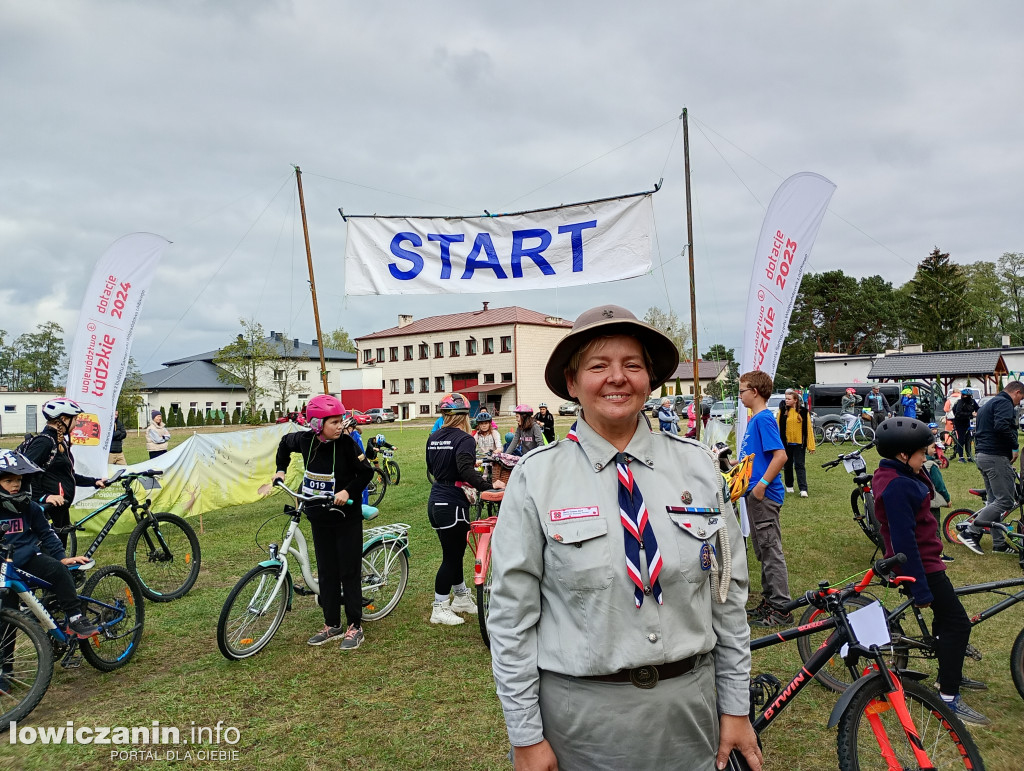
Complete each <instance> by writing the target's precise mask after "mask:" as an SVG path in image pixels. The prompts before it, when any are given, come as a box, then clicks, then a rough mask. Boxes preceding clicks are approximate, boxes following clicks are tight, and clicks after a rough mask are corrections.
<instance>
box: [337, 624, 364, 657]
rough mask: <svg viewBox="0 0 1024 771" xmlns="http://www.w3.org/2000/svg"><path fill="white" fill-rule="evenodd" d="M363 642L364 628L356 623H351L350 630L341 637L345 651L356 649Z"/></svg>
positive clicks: (342, 647)
mask: <svg viewBox="0 0 1024 771" xmlns="http://www.w3.org/2000/svg"><path fill="white" fill-rule="evenodd" d="M362 644H363V630H362V629H360V628H359V627H358V626H356V625H355V624H349V627H348V631H347V632H345V636H344V637H343V638H341V649H342V650H343V651H354V650H355V649H356V648H358V647H359V646H360V645H362Z"/></svg>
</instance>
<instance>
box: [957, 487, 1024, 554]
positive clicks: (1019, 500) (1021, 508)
mask: <svg viewBox="0 0 1024 771" xmlns="http://www.w3.org/2000/svg"><path fill="white" fill-rule="evenodd" d="M1012 471H1013V490H1014V495H1013V497H1014V501H1013V506H1012V507H1011V508H1009V509H1007V510H1006V511H1004V512H1003V514H1002V516H1001V517H1000V518H999V519H1000V521H1003V520H1005V519H1006V517H1007V516H1009V514H1010V512H1011V511H1013V510H1014V509H1017V511H1018V512H1019V513H1020V516H1021V517H1022V518H1024V480H1022V479H1021V476H1020V474H1019V473H1018V472H1017V470H1016V469H1012ZM967 492H969V493H970V494H971V495H977V496H978V497H979V498H981V502H982V505H983V506H984V504H985V503H986V502H987V501H988V491H986V490H982V489H977V488H973V487H972V488H971V489H970V490H968V491H967ZM978 511H981V509H978ZM977 515H978V512H977V511H971V509H953V510H952V511H951V512H949V514H947V515H946V516H945V517H944V518H943V519H942V537H943V538H945V539H946V540H947V541H949V542H950V543H955V544H959V543H960V541H959V540H958V539H957V536H958V535H959V534H960V533H962V532H964V530H966V529H967V526H968V525H973V524H974V519H975V517H976V516H977ZM978 527H979V528H981V530H982V531H983V532H984V533H988V532H990V528H989V525H988V524H983V525H978Z"/></svg>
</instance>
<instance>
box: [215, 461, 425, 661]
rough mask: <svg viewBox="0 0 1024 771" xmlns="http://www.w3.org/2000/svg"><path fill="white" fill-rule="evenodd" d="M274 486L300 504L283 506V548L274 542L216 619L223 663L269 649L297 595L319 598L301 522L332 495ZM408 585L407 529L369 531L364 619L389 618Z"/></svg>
mask: <svg viewBox="0 0 1024 771" xmlns="http://www.w3.org/2000/svg"><path fill="white" fill-rule="evenodd" d="M274 486H275V487H280V488H281V489H283V490H284V491H285V492H287V493H288V494H289V495H291V496H292V498H294V499H295V501H296V505H291V506H286V507H285V510H284V513H283V516H287V517H288V519H289V522H288V525H287V526H286V527H285V530H284V535H283V537H282V539H281V544H280V546H278V544H276V543H271V544H270V545H269V547H268V558H267V559H265V560H264V561H262V562H260V563H259V564H258V565H256V567H254V568H253V569H252V570H250V571H249V572H248V573H246V574H245V575H244V576H242V578H241V579H240V580H239V581H238V583H236V584H235V586H234V588H232V590H231V592H230V593H229V594H228V597H227V599H226V600H225V601H224V607H223V608H222V609H221V612H220V618H219V619H218V620H217V647H219V648H220V652H221V653H222V654H223V655H224V657H225V658H227V659H231V660H233V661H239V660H241V659H245V658H248V657H250V656H255V655H256V654H257V653H259V652H260V651H261V650H263V648H265V647H266V646H267V644H268V643H269V642H270V641H271V640H272V639H273V637H274V635H275V634H276V633H277V630H278V628H279V627H280V626H281V622H282V621H283V620H284V614H285V613H286V612H287V611H289V610H291V607H292V599H293V595H294V594H316V595H318V596H319V593H320V586H319V584H318V582H317V579H316V578H314V577H313V572H312V569H311V567H310V563H309V549H308V547H307V545H306V539H305V536H303V534H302V531H301V530H300V529H299V522H300V521H301V520H302V512H303V511H305V508H306V504H307V503H318V502H319V503H323V502H332V501H333V500H334V498H333V496H332V495H330V494H329V493H328V494H321V495H305V494H303V493H301V492H296V491H295V490H292V489H291V488H289V487H288V486H287V485H286V484H285V483H284V482H283V481H282V480H280V479H276V480H274ZM277 516H282V515H277ZM268 521H269V520H268ZM257 535H258V534H257ZM289 556H291V557H292V558H294V559H295V560H296V562H297V563H298V565H299V570H300V572H301V574H302V578H303V580H304V581H305V582H306V588H305V589H304V590H300V588H299V587H295V586H293V584H292V577H291V573H289V572H288V558H289ZM408 582H409V525H406V524H403V523H396V524H393V525H382V526H380V527H373V528H370V529H369V530H366V531H365V532H364V533H363V564H362V581H361V583H362V594H363V607H364V612H363V619H365V620H366V621H376V620H378V619H381V618H384V617H385V616H386V615H388V614H389V613H390V612H391V611H392V610H394V609H395V606H396V605H398V602H399V600H401V599H402V595H403V594H404V593H405V588H406V585H407V584H408Z"/></svg>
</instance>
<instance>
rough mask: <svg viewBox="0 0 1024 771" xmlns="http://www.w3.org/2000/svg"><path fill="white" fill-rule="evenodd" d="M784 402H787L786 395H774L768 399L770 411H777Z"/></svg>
mask: <svg viewBox="0 0 1024 771" xmlns="http://www.w3.org/2000/svg"><path fill="white" fill-rule="evenodd" d="M784 401H786V394H784V393H782V394H772V395H771V396H769V397H768V409H770V410H772V411H774V410H777V409H778V408H779V407H781V406H782V403H783V402H784Z"/></svg>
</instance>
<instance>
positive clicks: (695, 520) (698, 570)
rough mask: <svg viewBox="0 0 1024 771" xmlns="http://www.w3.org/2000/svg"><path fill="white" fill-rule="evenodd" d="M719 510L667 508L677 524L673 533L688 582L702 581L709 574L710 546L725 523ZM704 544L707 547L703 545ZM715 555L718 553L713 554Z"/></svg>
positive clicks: (673, 521)
mask: <svg viewBox="0 0 1024 771" xmlns="http://www.w3.org/2000/svg"><path fill="white" fill-rule="evenodd" d="M723 516H724V515H722V514H716V515H715V516H712V517H707V516H704V515H700V514H697V515H693V514H682V513H676V512H669V517H670V518H671V520H672V523H673V524H674V525H675V526H676V527H675V531H674V533H673V535H674V539H673V540H675V542H676V548H677V549H678V550H679V570H680V572H681V573H682V574H683V578H685V579H686V580H687V581H688V582H689V583H691V584H699V583H703V582H704V581H706V580H707V579H708V577H709V576H710V575H711V549H713V548H714V544H715V541H716V540H717V537H716V536H717V533H718V531H719V530H721V529H722V527H723V526H724V525H725V520H724V519H723ZM705 544H707V547H708V548H707V550H705V548H704V546H705ZM715 559H717V555H716V556H715Z"/></svg>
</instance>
